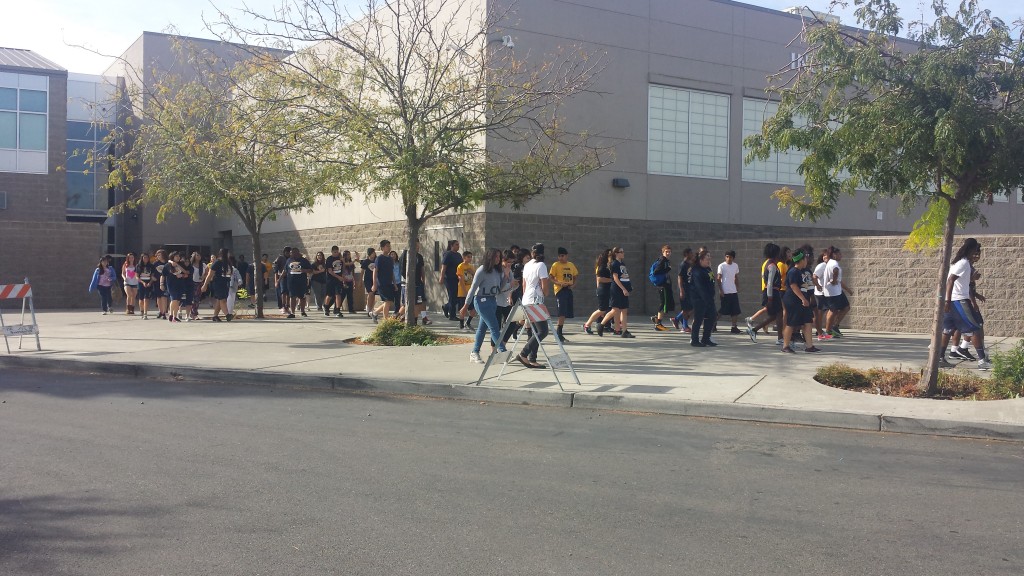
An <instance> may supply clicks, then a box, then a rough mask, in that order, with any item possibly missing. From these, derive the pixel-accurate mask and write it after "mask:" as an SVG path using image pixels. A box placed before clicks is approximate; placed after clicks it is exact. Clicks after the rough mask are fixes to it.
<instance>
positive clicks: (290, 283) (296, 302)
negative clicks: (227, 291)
mask: <svg viewBox="0 0 1024 576" xmlns="http://www.w3.org/2000/svg"><path fill="white" fill-rule="evenodd" d="M228 266H230V264H228ZM284 267H285V270H286V271H287V281H286V287H287V291H288V296H289V298H290V304H291V307H290V308H289V312H288V318H295V311H296V310H298V311H299V313H300V314H302V316H303V317H307V316H309V315H308V314H306V292H307V291H309V276H308V274H309V273H311V272H312V271H313V265H312V264H310V262H309V260H307V259H306V258H305V257H304V256H303V255H302V252H300V251H299V249H298V248H292V256H291V258H289V259H288V261H287V262H285V265H284ZM229 273H230V271H229Z"/></svg>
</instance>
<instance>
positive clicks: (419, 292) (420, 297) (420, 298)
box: [416, 284, 427, 306]
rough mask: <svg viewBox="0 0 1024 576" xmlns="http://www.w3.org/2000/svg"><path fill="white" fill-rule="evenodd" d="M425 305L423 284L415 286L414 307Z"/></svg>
mask: <svg viewBox="0 0 1024 576" xmlns="http://www.w3.org/2000/svg"><path fill="white" fill-rule="evenodd" d="M426 303H427V288H426V286H424V285H423V284H417V285H416V305H417V306H419V305H421V304H426Z"/></svg>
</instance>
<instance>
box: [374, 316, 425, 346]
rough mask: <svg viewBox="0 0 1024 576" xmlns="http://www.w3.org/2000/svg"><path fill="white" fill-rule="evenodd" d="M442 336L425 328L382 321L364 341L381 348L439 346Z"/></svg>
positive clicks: (395, 321)
mask: <svg viewBox="0 0 1024 576" xmlns="http://www.w3.org/2000/svg"><path fill="white" fill-rule="evenodd" d="M441 338H442V337H441V336H440V335H438V334H437V333H436V332H433V331H431V330H427V329H426V328H424V327H423V326H418V325H417V326H406V325H405V323H403V322H402V321H400V320H396V319H394V318H389V319H387V320H381V321H380V323H379V324H377V328H376V329H374V331H373V332H372V333H370V335H369V336H367V337H366V338H363V341H364V342H366V343H368V344H377V345H380V346H438V345H440V344H441V343H442V342H441Z"/></svg>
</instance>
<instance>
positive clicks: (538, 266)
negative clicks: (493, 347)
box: [517, 244, 548, 368]
mask: <svg viewBox="0 0 1024 576" xmlns="http://www.w3.org/2000/svg"><path fill="white" fill-rule="evenodd" d="M530 254H531V255H532V259H531V260H530V261H529V262H527V263H526V266H524V267H523V304H525V305H533V304H540V305H543V304H544V297H545V295H546V294H547V291H548V268H547V266H545V265H544V245H543V244H534V245H533V247H532V249H531V250H530ZM535 325H536V326H537V333H536V334H532V335H531V336H530V340H529V341H528V342H527V343H526V346H524V347H523V350H522V352H520V353H519V355H518V356H517V359H518V360H519V362H520V363H522V365H523V366H526V367H527V368H544V365H543V364H538V363H537V351H538V350H540V342H541V341H542V340H544V338H546V337H547V335H548V320H541V321H540V322H537V323H536V324H535Z"/></svg>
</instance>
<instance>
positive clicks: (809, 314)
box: [782, 292, 814, 328]
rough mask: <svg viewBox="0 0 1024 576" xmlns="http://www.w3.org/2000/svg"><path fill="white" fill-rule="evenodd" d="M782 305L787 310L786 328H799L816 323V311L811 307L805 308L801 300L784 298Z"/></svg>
mask: <svg viewBox="0 0 1024 576" xmlns="http://www.w3.org/2000/svg"><path fill="white" fill-rule="evenodd" d="M787 294H788V292H787ZM782 305H783V306H785V308H786V326H791V327H793V328H798V327H800V326H803V325H804V324H810V323H811V322H814V311H813V310H811V308H810V307H808V306H804V305H803V302H800V299H799V298H797V297H795V296H793V297H789V296H783V297H782Z"/></svg>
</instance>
